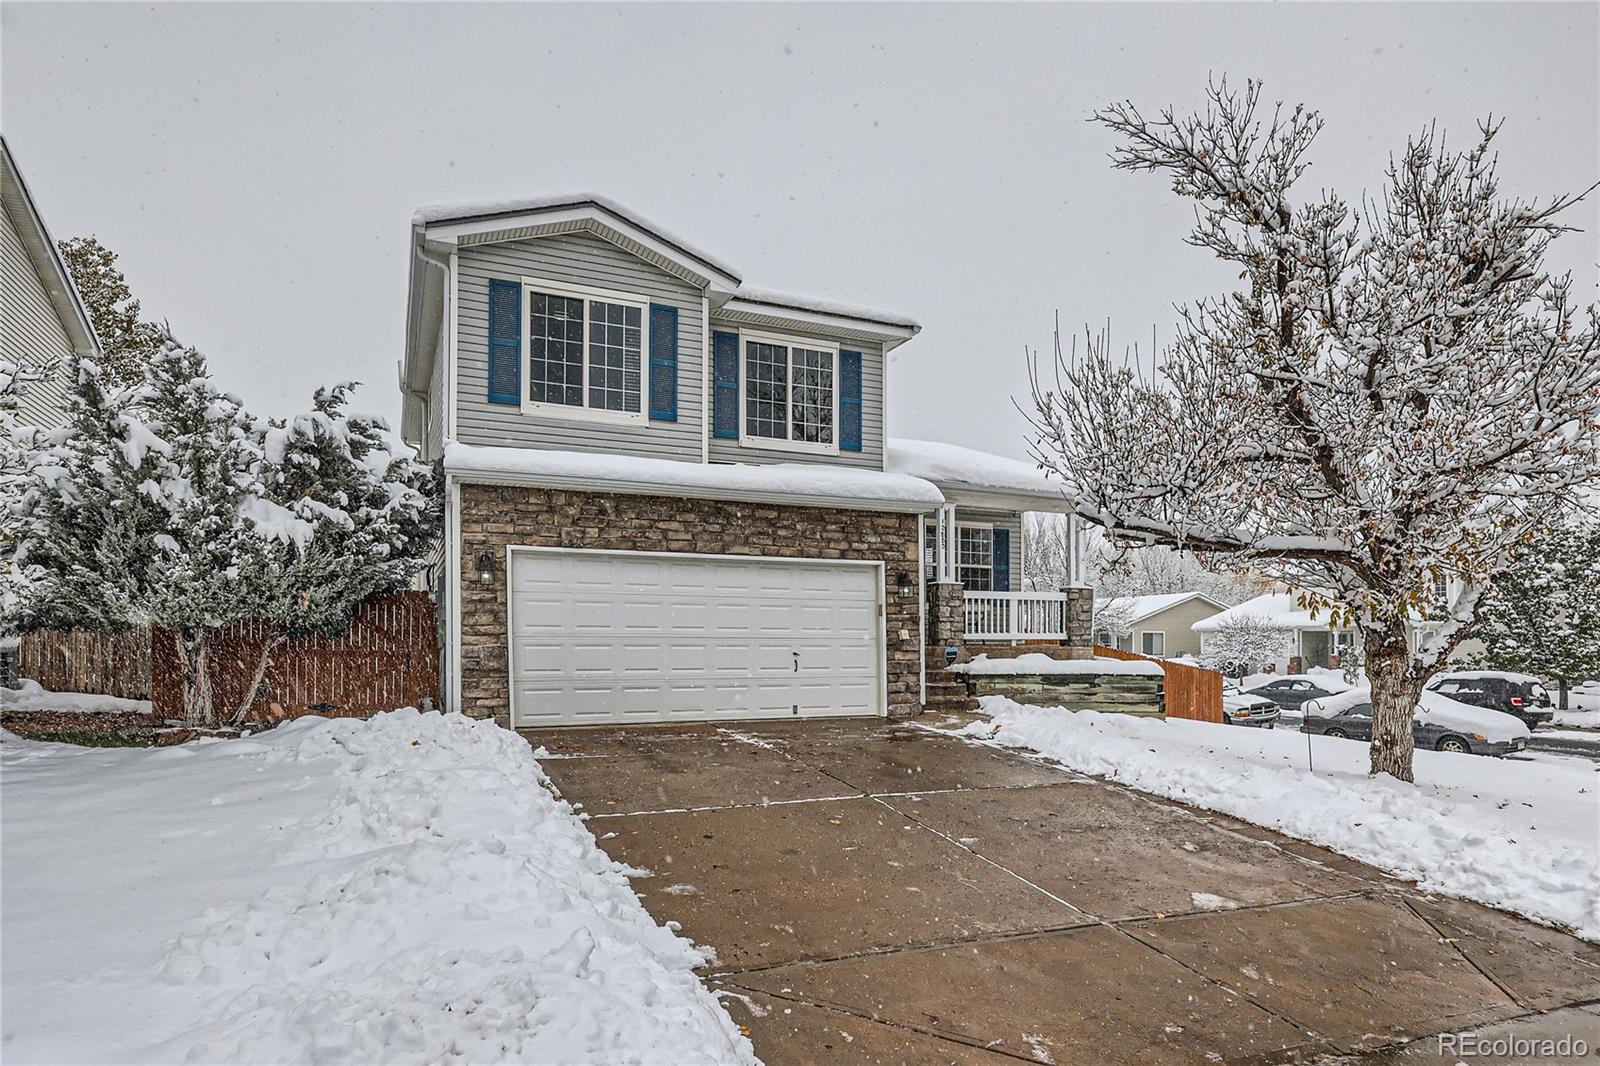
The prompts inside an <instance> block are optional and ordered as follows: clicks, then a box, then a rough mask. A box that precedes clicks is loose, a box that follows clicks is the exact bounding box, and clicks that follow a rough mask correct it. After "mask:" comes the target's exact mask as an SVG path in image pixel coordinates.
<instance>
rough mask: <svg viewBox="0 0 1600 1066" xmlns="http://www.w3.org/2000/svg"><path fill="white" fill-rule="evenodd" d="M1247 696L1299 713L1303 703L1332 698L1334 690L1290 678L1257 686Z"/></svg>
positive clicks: (1297, 678) (1248, 690)
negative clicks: (1259, 697) (1262, 698)
mask: <svg viewBox="0 0 1600 1066" xmlns="http://www.w3.org/2000/svg"><path fill="white" fill-rule="evenodd" d="M1245 694H1246V695H1249V696H1261V697H1264V698H1266V699H1269V700H1271V701H1272V702H1273V703H1276V704H1277V705H1278V706H1279V707H1281V708H1282V709H1284V710H1286V711H1298V710H1299V709H1300V705H1301V704H1302V703H1304V702H1306V701H1307V700H1319V699H1322V698H1324V697H1326V696H1331V695H1333V690H1332V689H1329V688H1325V687H1323V686H1322V685H1319V684H1317V683H1316V682H1315V681H1312V680H1311V679H1310V678H1306V677H1298V676H1290V677H1280V678H1278V679H1277V680H1276V681H1268V682H1267V683H1266V684H1264V685H1257V686H1256V687H1254V688H1251V689H1247V690H1245Z"/></svg>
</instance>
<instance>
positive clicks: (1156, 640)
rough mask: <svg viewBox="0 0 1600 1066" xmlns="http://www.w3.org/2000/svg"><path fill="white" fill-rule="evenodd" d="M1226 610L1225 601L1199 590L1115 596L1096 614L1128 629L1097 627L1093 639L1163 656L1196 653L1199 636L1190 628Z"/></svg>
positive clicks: (1158, 656)
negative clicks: (1114, 629) (1116, 630)
mask: <svg viewBox="0 0 1600 1066" xmlns="http://www.w3.org/2000/svg"><path fill="white" fill-rule="evenodd" d="M1227 609H1228V605H1227V604H1225V603H1223V602H1222V601H1221V600H1218V599H1214V598H1212V597H1210V596H1207V595H1206V594H1205V593H1203V592H1170V593H1164V594H1161V595H1156V596H1119V597H1117V598H1116V599H1112V600H1107V601H1106V602H1105V603H1104V604H1103V605H1102V606H1101V607H1100V609H1099V610H1100V616H1101V617H1105V618H1115V619H1116V620H1117V622H1118V623H1119V626H1118V628H1119V629H1120V628H1121V627H1122V626H1127V627H1128V628H1129V632H1127V633H1126V634H1123V635H1121V636H1118V635H1117V634H1115V633H1112V632H1111V631H1110V630H1104V629H1102V630H1097V631H1096V633H1095V637H1094V641H1095V643H1096V644H1103V645H1105V646H1106V647H1112V648H1120V649H1121V650H1123V651H1136V652H1139V653H1140V654H1141V655H1153V656H1155V657H1157V658H1163V659H1173V658H1177V657H1179V656H1183V655H1193V656H1198V655H1199V654H1200V635H1199V634H1198V633H1196V632H1195V631H1194V630H1193V629H1192V628H1191V627H1192V626H1193V625H1194V624H1195V623H1196V622H1198V621H1200V620H1202V619H1205V618H1210V617H1211V616H1212V615H1214V614H1217V613H1218V612H1219V611H1226V610H1227Z"/></svg>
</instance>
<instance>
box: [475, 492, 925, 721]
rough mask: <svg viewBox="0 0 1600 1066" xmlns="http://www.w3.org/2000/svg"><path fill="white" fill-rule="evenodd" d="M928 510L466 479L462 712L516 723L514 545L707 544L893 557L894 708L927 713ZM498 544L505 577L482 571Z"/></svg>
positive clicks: (719, 548) (755, 552)
mask: <svg viewBox="0 0 1600 1066" xmlns="http://www.w3.org/2000/svg"><path fill="white" fill-rule="evenodd" d="M917 522H918V516H916V515H911V514H896V513H891V512H881V511H847V510H835V509H829V508H821V507H785V506H777V505H771V504H755V503H730V502H726V501H721V500H690V499H680V498H678V497H672V496H632V495H621V494H616V493H586V492H568V491H562V490H556V489H536V488H525V487H517V486H499V485H473V484H465V485H462V486H461V577H462V586H463V587H462V590H461V709H462V711H464V712H465V713H467V714H469V715H472V716H474V717H478V718H489V717H493V718H495V719H497V720H498V721H499V722H500V724H501V725H509V724H510V711H511V704H510V692H509V689H508V684H509V683H508V679H507V661H508V658H509V651H508V649H507V647H506V574H505V549H506V546H507V545H508V544H517V545H529V546H533V547H548V548H611V549H617V550H623V551H669V552H697V553H705V554H712V555H751V556H763V555H765V556H778V557H781V558H785V559H871V560H881V561H882V562H883V563H884V581H885V584H886V588H885V589H884V594H883V596H884V599H883V602H884V607H885V612H886V615H887V617H886V625H885V627H884V647H885V653H886V656H887V659H888V663H887V675H886V679H887V690H888V705H889V714H890V715H891V716H894V717H902V716H909V715H913V714H916V713H918V712H919V711H920V710H921V705H920V704H919V702H918V700H919V696H920V693H921V686H920V683H919V678H918V666H919V663H920V633H921V629H920V620H919V619H918V616H917V614H918V611H917V609H918V606H919V604H918V600H917V597H915V596H909V597H907V596H900V595H899V594H898V592H897V586H898V583H899V581H900V575H902V574H904V575H906V578H907V580H909V581H910V582H911V583H912V584H913V585H915V584H916V581H917V575H918V568H919V566H920V565H921V562H920V560H919V559H918V558H917ZM484 551H488V552H489V553H490V555H491V556H492V557H493V558H494V562H495V576H494V581H493V582H491V583H489V584H483V583H481V582H480V581H479V580H478V578H477V562H476V560H477V557H478V555H479V553H481V552H484Z"/></svg>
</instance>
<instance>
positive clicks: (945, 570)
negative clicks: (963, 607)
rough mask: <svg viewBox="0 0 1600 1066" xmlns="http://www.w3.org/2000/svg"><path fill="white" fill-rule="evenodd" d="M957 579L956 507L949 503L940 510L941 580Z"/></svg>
mask: <svg viewBox="0 0 1600 1066" xmlns="http://www.w3.org/2000/svg"><path fill="white" fill-rule="evenodd" d="M955 579H956V506H955V504H953V503H947V504H945V505H944V506H943V507H941V508H939V580H940V581H941V582H948V581H954V580H955Z"/></svg>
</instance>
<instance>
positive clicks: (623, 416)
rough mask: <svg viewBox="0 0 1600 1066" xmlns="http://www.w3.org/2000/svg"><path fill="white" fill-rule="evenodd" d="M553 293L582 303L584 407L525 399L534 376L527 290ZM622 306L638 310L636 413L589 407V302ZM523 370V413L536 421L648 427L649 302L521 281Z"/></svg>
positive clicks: (540, 281)
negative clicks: (546, 419) (594, 301)
mask: <svg viewBox="0 0 1600 1066" xmlns="http://www.w3.org/2000/svg"><path fill="white" fill-rule="evenodd" d="M530 289H533V290H537V291H539V292H548V293H553V294H555V295H557V296H567V297H572V298H576V299H580V300H582V301H583V406H581V407H574V406H572V405H570V404H564V403H535V402H534V401H533V400H530V399H528V384H529V379H530V378H531V377H532V374H533V338H532V337H530V336H529V335H528V326H529V324H528V317H529V316H528V307H529V299H528V291H529V290H530ZM590 300H604V301H605V302H606V303H613V304H623V305H625V306H629V307H637V308H638V309H639V410H637V411H607V410H604V409H602V408H597V407H590V406H589V301H590ZM519 328H520V329H521V330H522V367H521V368H520V370H521V373H520V375H519V380H521V381H522V382H523V384H522V395H521V396H520V397H519V399H520V400H521V401H522V413H523V414H525V415H533V416H535V417H539V418H552V419H561V420H564V421H572V422H609V423H611V424H613V425H628V426H633V425H648V424H649V411H648V407H649V404H650V300H649V298H647V297H644V296H640V295H638V294H636V293H630V292H617V291H616V290H614V289H596V288H591V287H589V286H587V285H569V284H567V283H566V282H561V281H547V280H545V279H544V278H529V277H524V278H523V279H522V322H521V323H520V324H519Z"/></svg>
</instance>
